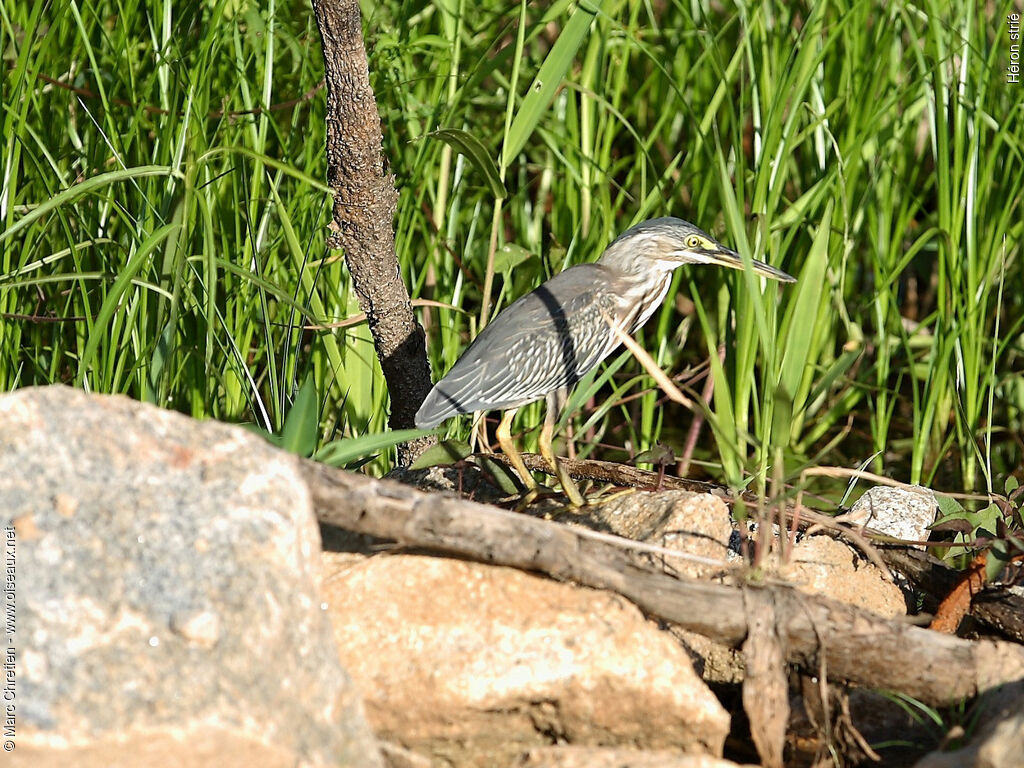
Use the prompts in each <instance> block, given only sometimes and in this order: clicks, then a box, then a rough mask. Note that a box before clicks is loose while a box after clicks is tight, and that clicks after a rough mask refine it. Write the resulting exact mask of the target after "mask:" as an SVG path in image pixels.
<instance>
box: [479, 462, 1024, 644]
mask: <svg viewBox="0 0 1024 768" xmlns="http://www.w3.org/2000/svg"><path fill="white" fill-rule="evenodd" d="M486 457H487V458H488V459H491V460H494V461H499V462H501V463H503V464H506V465H507V464H508V463H509V462H508V458H507V457H505V456H504V455H502V454H486ZM523 460H524V461H525V462H526V466H527V467H529V468H530V469H531V470H532V471H534V472H544V473H546V474H549V475H550V474H553V472H552V470H551V468H550V467H549V466H548V464H547V462H546V461H545V460H544V457H543V456H540V455H539V454H535V453H526V454H523ZM561 461H562V463H563V465H564V466H565V468H566V469H567V470H568V472H569V474H570V475H571V476H572V477H574V478H577V479H586V480H594V481H596V482H599V483H612V484H613V485H617V486H621V487H629V488H652V489H653V488H657V489H659V490H684V491H695V492H697V493H713V494H715V495H716V496H719V497H721V498H722V500H723V501H725V502H726V503H727V504H732V503H734V502H736V501H737V498H739V499H741V500H742V501H744V502H746V503H748V504H751V505H753V506H755V507H756V505H757V503H758V500H757V497H756V496H755V495H754V494H748V493H744V494H741V495H740V496H739V497H737V496H735V495H734V494H733V493H732V491H731V490H730V489H729V488H727V487H726V486H724V485H718V484H716V483H708V482H703V481H701V480H688V479H686V478H679V477H673V476H671V475H664V474H661V473H658V472H650V471H648V470H644V469H638V468H636V467H631V466H629V465H626V464H618V463H615V462H609V461H594V460H593V459H588V460H586V461H577V460H574V459H561ZM783 514H784V516H785V519H786V522H787V524H790V525H792V524H794V517H795V524H796V526H797V527H798V528H800V529H802V530H805V529H807V528H809V527H812V526H814V527H816V530H819V531H820V532H821V533H823V534H825V535H828V536H832V537H833V538H838V539H843V540H845V541H846V542H847V543H848V544H851V545H852V546H854V547H858V548H861V549H865V548H866V546H865V545H867V544H868V543H870V549H868V551H866V552H865V554H867V555H869V556H871V557H872V559H873V560H874V561H875V563H876V565H877V564H880V563H884V565H885V566H886V567H887V568H889V569H892V570H894V571H898V572H899V573H900V574H902V575H903V576H905V577H906V578H907V579H908V580H909V581H910V583H911V584H913V586H914V588H915V589H917V590H918V591H919V592H921V593H922V594H923V595H924V596H925V605H924V608H925V610H928V611H934V610H935V608H936V605H937V604H938V602H939V601H941V600H942V599H943V598H944V597H945V596H946V595H947V594H949V592H950V591H951V590H952V589H953V588H954V587H955V586H956V584H957V582H958V581H959V579H960V578H961V577H962V574H961V573H960V571H957V570H956V569H954V568H951V567H950V566H948V565H947V564H946V563H944V562H943V561H942V560H939V559H938V558H937V557H934V556H933V555H931V554H930V553H929V552H927V551H923V550H920V549H911V548H908V547H906V546H903V545H895V544H891V543H886V542H887V541H890V539H889V537H886V536H883V535H882V534H878V533H876V532H874V531H872V530H871V529H864V530H863V531H862V530H861V528H860V527H859V526H856V525H854V526H850V525H849V524H845V523H842V522H837V521H836V520H835V519H834V518H832V517H830V516H828V515H823V514H821V513H819V512H815V511H813V510H809V509H806V508H804V509H802V510H800V512H799V514H797V511H796V508H795V505H793V504H792V503H789V504H787V505H786V508H785V510H784V511H783ZM971 615H972V616H973V617H974V618H975V619H977V620H979V621H981V622H982V623H983V624H985V625H986V626H988V627H991V628H992V629H995V630H997V631H998V632H1001V633H1003V634H1005V635H1007V636H1008V637H1011V638H1013V639H1015V640H1018V641H1020V642H1024V595H1022V594H1021V593H1020V592H1019V591H1011V590H1009V589H1007V588H1006V587H1005V586H996V587H989V588H986V589H984V590H982V591H981V592H978V593H976V594H974V596H973V599H972V607H971Z"/></svg>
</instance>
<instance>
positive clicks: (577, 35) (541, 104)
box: [501, 0, 607, 168]
mask: <svg viewBox="0 0 1024 768" xmlns="http://www.w3.org/2000/svg"><path fill="white" fill-rule="evenodd" d="M606 2H607V0H602V1H601V2H600V3H597V4H596V5H595V4H592V3H588V2H585V1H584V2H581V3H580V4H579V5H578V6H577V7H576V11H575V12H574V13H573V15H572V16H571V17H570V18H569V21H567V22H566V24H565V27H563V28H562V33H561V34H560V35H559V36H558V39H557V40H555V44H554V45H553V46H551V51H550V52H549V53H548V55H547V58H545V59H544V63H543V64H541V67H540V71H539V72H538V73H537V76H536V77H535V78H534V79H533V82H532V83H531V84H530V90H529V91H528V92H527V94H526V96H524V97H523V103H522V104H521V105H520V107H519V110H518V111H517V112H516V116H515V118H514V119H513V120H512V126H511V127H510V128H509V131H508V140H507V142H506V144H505V147H504V149H503V150H502V153H501V162H502V164H503V165H504V167H506V168H508V167H509V165H511V164H512V161H513V160H514V159H515V157H516V155H518V154H519V153H520V152H521V151H522V149H523V147H524V146H526V141H527V140H528V139H529V138H530V136H531V135H532V134H533V131H534V129H535V128H536V127H537V123H539V122H540V119H541V117H543V116H544V113H545V112H547V110H548V106H550V104H551V100H552V99H553V98H554V97H555V92H556V91H557V90H558V86H559V85H561V84H562V78H564V77H565V73H566V72H568V71H569V67H570V66H572V62H573V59H575V58H576V52H577V51H579V49H580V46H581V45H583V40H584V39H585V38H586V36H587V32H589V31H590V25H591V24H592V23H593V21H594V19H595V18H596V17H597V15H598V14H599V13H601V12H602V11H603V10H604V5H605V3H606Z"/></svg>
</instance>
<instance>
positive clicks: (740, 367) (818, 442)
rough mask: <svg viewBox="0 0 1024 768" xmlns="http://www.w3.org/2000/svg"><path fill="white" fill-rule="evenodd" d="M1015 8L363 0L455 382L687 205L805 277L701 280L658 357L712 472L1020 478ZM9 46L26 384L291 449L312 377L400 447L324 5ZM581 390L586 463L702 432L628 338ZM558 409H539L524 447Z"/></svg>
mask: <svg viewBox="0 0 1024 768" xmlns="http://www.w3.org/2000/svg"><path fill="white" fill-rule="evenodd" d="M1010 8H1011V6H1010V4H1009V3H1002V4H1001V5H1000V6H999V7H998V8H996V9H995V10H996V11H997V13H996V15H995V16H993V17H989V16H987V15H986V14H985V8H984V7H978V5H977V4H975V3H968V2H963V1H961V2H956V1H954V2H950V3H938V2H924V3H918V4H911V3H908V2H898V3H894V4H889V3H882V2H879V0H872V1H870V2H869V1H867V0H865V1H862V2H817V3H813V4H790V3H784V4H783V3H779V4H774V3H767V4H765V3H753V2H740V3H738V4H736V5H735V6H734V5H731V4H730V5H728V6H727V7H723V6H722V5H721V4H718V3H711V2H707V1H702V0H694V1H693V2H687V3H682V2H670V3H667V4H655V5H651V4H646V3H639V2H623V1H621V0H620V1H618V2H616V1H615V0H603V1H602V0H585V1H584V2H580V3H570V2H567V1H563V2H555V3H551V4H548V5H546V6H543V7H542V6H540V5H536V4H527V3H515V4H513V3H504V4H502V3H494V2H483V3H466V2H465V0H438V1H437V2H434V3H408V2H405V3H399V2H391V3H388V2H385V3H374V4H370V3H367V4H365V5H364V8H363V10H364V28H365V30H366V40H367V46H368V53H369V58H370V69H371V79H372V81H373V85H374V88H375V91H376V95H377V99H378V103H379V107H380V110H381V114H382V119H383V127H384V137H385V147H384V150H385V154H386V156H387V158H388V161H389V163H390V167H391V170H392V171H393V172H394V173H395V175H396V178H397V184H398V188H399V190H400V204H399V210H398V216H397V219H396V235H397V239H396V247H397V250H398V256H399V259H400V263H401V265H402V270H403V276H404V277H405V278H406V280H407V283H408V285H409V286H410V290H411V292H412V294H413V297H414V298H416V299H421V298H422V299H431V300H433V301H436V302H440V303H442V304H445V305H448V307H450V308H440V309H438V308H436V307H430V308H423V309H421V310H420V311H421V312H422V313H423V314H422V316H423V319H424V322H425V323H426V325H427V327H428V346H429V349H428V352H429V356H430V359H431V363H432V365H433V367H434V369H435V372H436V373H437V375H440V374H441V373H442V372H443V371H445V370H447V368H448V367H449V366H451V364H452V363H453V362H454V361H455V359H456V358H457V357H458V355H459V353H460V352H461V350H463V349H464V348H465V345H466V343H467V342H468V341H469V339H470V338H471V337H472V336H473V335H474V334H475V333H476V332H477V331H478V330H479V328H480V326H481V325H482V324H483V323H485V322H486V321H487V320H488V319H489V318H490V317H493V315H494V313H495V312H497V311H500V309H501V308H502V307H504V306H506V305H507V304H508V303H509V302H510V301H511V300H513V299H514V298H516V297H518V296H519V295H521V294H522V293H524V292H526V291H528V290H530V289H532V288H533V287H536V285H538V284H539V283H540V282H541V281H543V280H544V279H545V278H546V277H548V276H550V275H551V274H553V273H555V272H557V271H559V270H561V269H563V268H565V267H566V266H569V265H571V264H574V263H578V262H582V261H590V260H593V259H594V258H596V257H597V255H598V254H599V252H600V250H601V249H602V248H603V247H604V245H605V244H607V242H608V241H609V240H610V239H611V238H612V237H613V236H614V235H616V234H617V233H619V232H621V231H623V230H624V229H626V228H627V227H628V226H629V225H630V224H632V223H635V222H636V221H639V220H642V219H644V218H648V217H651V216H657V215H666V214H670V215H676V216H681V217H683V218H686V219H689V220H690V221H693V222H694V223H696V224H698V225H699V226H701V227H703V228H705V229H707V230H709V231H711V232H712V233H714V234H715V235H717V236H719V237H720V238H721V239H722V240H723V241H725V242H727V243H730V244H732V245H734V246H736V247H737V248H738V249H739V250H740V251H741V252H742V253H744V254H745V255H749V256H750V257H752V258H757V259H763V260H767V261H769V262H771V263H773V264H775V265H777V266H779V267H781V268H783V269H786V270H787V271H789V272H790V273H791V274H793V275H795V276H797V277H798V278H799V282H798V283H797V284H796V285H794V286H784V287H780V286H778V285H777V284H775V283H767V284H764V285H762V284H761V283H760V281H759V280H756V279H754V278H752V277H751V276H748V275H746V274H744V273H739V272H733V273H729V274H725V273H723V272H721V271H718V270H713V269H701V268H699V267H696V268H687V269H684V270H680V272H679V273H678V276H677V278H676V281H675V283H674V287H673V289H672V291H671V292H670V294H669V298H668V300H667V301H666V302H665V305H664V307H663V308H662V310H661V311H660V312H659V313H658V314H656V315H655V317H654V318H652V320H651V322H650V323H649V324H648V325H647V327H646V328H645V329H643V330H642V331H641V332H640V333H639V334H638V338H639V339H640V341H641V343H642V344H643V345H644V346H645V347H646V348H647V349H648V350H649V351H650V352H651V353H652V355H654V357H655V359H656V360H657V361H658V362H659V364H660V365H661V366H662V367H663V368H664V369H665V370H667V371H669V372H670V373H672V374H673V375H678V376H679V380H680V382H681V383H682V384H684V386H689V387H690V388H691V389H692V390H693V392H692V394H693V395H694V396H698V395H699V392H700V390H701V388H702V387H703V380H701V378H700V376H701V375H707V376H710V377H712V379H713V381H714V394H713V398H712V401H711V403H710V407H709V409H708V412H707V413H706V414H705V417H706V419H707V424H708V428H707V429H706V431H705V432H704V438H703V439H702V440H701V441H700V442H699V443H698V446H697V453H696V458H697V459H698V460H699V466H700V467H701V468H702V469H701V471H702V472H704V473H706V474H708V475H710V476H712V477H716V478H719V479H724V480H726V481H728V482H731V483H733V484H736V485H739V484H744V483H747V482H748V481H749V480H750V478H753V479H754V482H755V485H757V486H759V487H764V483H765V481H766V478H768V477H769V476H770V475H771V474H772V473H777V472H781V474H782V475H783V476H785V477H790V478H791V477H795V476H796V475H797V474H798V473H799V471H800V470H801V469H802V468H804V467H806V466H808V465H814V464H836V465H843V466H853V465H859V464H860V463H861V462H863V461H864V460H865V459H871V460H872V462H873V469H874V470H876V471H879V472H886V473H889V474H891V475H893V476H895V477H897V478H899V479H903V480H910V481H914V482H925V483H931V484H934V485H936V486H938V487H942V488H948V489H962V488H967V489H970V490H986V489H989V488H995V489H997V490H998V489H999V488H1001V487H1002V483H1001V478H1004V477H1005V476H1006V475H1008V474H1009V473H1010V472H1011V471H1012V470H1014V469H1015V468H1017V467H1018V466H1020V464H1021V461H1022V446H1021V441H1020V437H1019V436H1020V434H1021V433H1022V423H1021V421H1022V408H1024V377H1022V371H1024V364H1022V356H1024V339H1022V327H1021V323H1022V319H1021V318H1024V311H1022V310H1024V307H1022V306H1021V305H1022V302H1024V295H1022V291H1021V290H1020V286H1021V285H1024V274H1022V273H1024V269H1022V266H1021V249H1020V239H1021V230H1022V227H1024V223H1022V222H1024V216H1022V215H1021V214H1022V190H1024V179H1022V174H1024V157H1022V155H1024V152H1022V149H1024V107H1022V104H1024V99H1022V98H1021V94H1022V93H1024V92H1022V91H1021V90H1020V86H1014V85H1012V84H1007V83H1006V82H1005V75H1004V69H1005V66H1006V63H1007V62H1008V58H1007V57H1008V52H1009V49H1008V45H1009V41H1008V39H1007V38H1006V35H1005V24H1004V19H1005V13H1006V12H1007V11H1008V10H1009V9H1010ZM0 36H2V38H0V50H2V51H3V58H4V88H3V96H2V98H3V110H2V114H0V124H2V128H3V133H2V139H3V141H2V156H0V164H2V165H0V183H2V186H0V313H3V314H2V315H0V388H3V389H12V388H15V387H21V386H28V385H33V384H44V383H50V382H58V381H62V382H66V383H69V384H74V385H76V386H81V387H84V388H87V389H89V390H92V391H97V392H119V393H125V394H128V395H130V396H132V397H136V398H139V399H143V400H147V401H150V402H155V403H159V404H161V405H163V406H166V407H171V408H176V409H179V410H182V411H184V412H186V413H189V414H192V415H194V416H197V417H214V418H220V419H226V420H233V421H252V422H256V423H258V424H260V425H261V426H263V427H266V428H269V429H271V430H274V431H279V430H280V429H281V428H282V426H283V424H284V419H285V416H286V415H287V412H288V410H289V408H290V404H291V403H292V401H293V400H294V397H295V395H296V393H297V391H298V386H299V384H300V383H301V382H302V381H303V380H304V378H305V377H306V375H307V374H310V375H312V380H313V382H314V383H315V387H316V391H317V393H318V394H319V397H320V406H321V407H320V426H321V429H320V439H321V441H325V440H328V439H330V438H332V437H334V436H340V435H364V434H372V433H375V432H380V431H383V430H384V429H385V425H386V409H387V393H386V390H385V387H384V383H383V379H382V377H381V375H380V371H379V366H378V365H377V363H376V361H375V359H374V355H373V347H372V343H371V342H370V339H369V334H368V332H367V331H366V328H365V326H363V325H359V324H358V323H349V324H346V325H344V326H343V327H340V328H337V327H327V326H329V325H331V324H336V323H339V322H342V321H344V320H345V319H347V318H352V317H353V316H355V315H356V314H357V313H358V306H357V302H356V301H355V298H354V295H353V293H352V292H351V291H350V285H349V280H348V275H347V272H346V270H345V268H344V265H343V262H342V261H341V259H340V254H339V253H337V252H336V251H325V244H326V241H327V234H328V229H327V226H328V224H329V219H330V204H329V198H328V194H327V190H326V188H325V186H324V183H323V179H324V177H325V158H324V157H323V146H324V127H323V92H322V90H321V91H318V90H316V86H317V83H318V82H319V79H320V77H321V73H322V63H321V52H320V41H319V37H318V35H317V32H316V29H315V26H314V24H313V20H312V13H311V11H310V9H309V8H308V7H307V5H305V4H303V3H297V2H290V1H285V2H281V1H280V0H278V2H276V3H274V2H272V3H270V4H254V3H248V2H245V1H244V0H225V1H224V2H206V3H203V4H187V5H184V6H183V5H182V4H180V3H171V2H169V0H166V1H165V2H163V3H150V4H142V5H141V6H140V5H128V4H123V3H121V2H110V1H100V0H90V1H88V2H83V0H78V2H72V4H71V5H70V6H63V5H60V6H58V5H57V4H51V5H40V4H38V3H34V2H29V0H14V2H8V3H5V4H3V6H2V7H0ZM720 347H721V348H722V349H724V352H725V354H724V359H722V360H720V359H719V355H718V350H719V348H720ZM694 374H696V376H694ZM573 403H574V407H573V408H572V409H571V410H570V412H569V413H568V414H566V416H565V417H564V420H565V421H570V422H572V424H571V429H570V430H569V432H570V433H571V434H573V435H575V436H576V441H575V448H576V450H578V451H579V452H580V453H581V454H583V455H598V456H601V457H604V458H610V459H615V460H624V459H627V458H628V457H629V456H631V455H635V454H637V453H639V452H641V451H643V450H645V449H646V448H647V447H649V446H650V445H651V444H653V443H654V442H655V441H658V440H660V441H662V442H666V443H668V444H669V445H672V446H674V447H676V448H678V447H679V446H680V445H681V443H682V442H683V438H684V435H685V433H686V431H687V430H688V429H689V427H690V424H691V422H692V420H693V418H694V414H693V413H692V412H690V411H687V410H685V409H683V408H682V407H680V406H678V405H675V404H672V403H666V402H665V400H664V398H663V396H662V395H661V393H659V392H658V391H657V390H656V389H655V388H654V386H653V384H652V382H651V380H650V378H649V377H648V376H647V375H646V374H645V373H644V371H643V369H642V367H640V366H639V365H638V364H637V363H636V362H635V361H633V360H632V359H630V357H629V355H628V354H627V353H623V354H619V355H615V356H613V357H612V358H610V359H609V361H608V363H607V364H606V365H605V366H604V367H603V368H602V369H600V370H598V371H596V372H595V374H594V375H593V376H592V377H591V378H590V379H589V381H588V382H584V383H582V384H581V385H580V386H579V387H578V388H577V392H576V393H575V397H574V400H573ZM541 414H542V409H541V406H539V405H537V406H530V407H527V408H524V409H523V411H522V412H521V415H520V416H519V417H518V418H517V422H516V424H517V426H518V428H519V429H520V430H521V431H523V432H524V433H525V439H526V442H527V444H530V443H532V441H533V440H535V437H536V427H537V426H538V425H539V423H540V420H541ZM468 428H469V425H468V419H467V420H461V421H454V422H452V423H450V424H449V425H448V427H447V429H448V430H449V431H450V432H452V433H456V434H459V435H465V434H466V433H467V432H468ZM872 457H873V458H872ZM387 467H388V459H387V457H386V456H382V457H381V458H379V459H378V460H377V461H375V462H373V463H372V464H371V465H369V471H374V472H381V471H384V470H386V469H387Z"/></svg>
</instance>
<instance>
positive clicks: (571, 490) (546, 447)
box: [538, 402, 587, 507]
mask: <svg viewBox="0 0 1024 768" xmlns="http://www.w3.org/2000/svg"><path fill="white" fill-rule="evenodd" d="M554 434H555V415H554V413H553V411H552V408H551V404H550V402H549V403H548V408H547V412H546V413H545V414H544V426H543V427H542V428H541V430H540V440H538V443H539V445H538V447H539V448H540V455H541V456H543V457H544V461H546V462H547V463H548V465H549V466H550V467H551V469H553V470H554V471H555V477H557V478H558V482H559V483H561V485H562V490H563V491H565V495H566V496H568V497H569V504H570V505H572V506H574V507H583V506H586V504H587V502H586V500H585V499H584V498H583V494H582V493H580V489H579V488H577V487H576V483H574V482H573V479H572V478H571V477H569V473H568V472H566V470H565V467H563V466H562V465H561V463H560V462H559V461H558V459H557V458H556V457H555V452H554V451H553V450H552V449H551V440H552V438H553V437H554Z"/></svg>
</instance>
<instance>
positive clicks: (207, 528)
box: [0, 387, 381, 768]
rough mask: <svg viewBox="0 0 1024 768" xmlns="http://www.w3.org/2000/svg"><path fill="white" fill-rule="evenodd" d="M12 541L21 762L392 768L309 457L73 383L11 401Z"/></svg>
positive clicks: (7, 426)
mask: <svg viewBox="0 0 1024 768" xmlns="http://www.w3.org/2000/svg"><path fill="white" fill-rule="evenodd" d="M0 526H4V527H7V526H11V527H13V529H14V531H15V533H16V540H15V547H16V550H15V552H16V558H17V593H16V594H17V613H16V616H17V620H16V627H15V633H14V635H13V636H4V637H3V639H2V642H3V643H4V647H5V648H6V647H8V645H11V646H13V647H14V648H16V650H17V654H18V665H17V686H18V687H17V699H16V702H15V703H16V708H17V709H16V712H17V739H16V749H15V751H14V752H13V753H12V754H11V755H7V757H9V758H13V760H12V762H8V763H6V764H7V765H30V764H31V765H33V766H41V765H64V766H70V765H74V766H77V767H78V768H82V767H83V766H101V765H102V766H113V765H125V766H128V765H146V766H172V765H173V766H174V767H175V768H182V767H183V766H191V765H195V766H199V765H218V766H234V765H246V766H271V765H273V766H278V765H280V766H295V765H300V766H328V765H330V766H356V765H358V766H379V765H381V761H380V757H379V754H378V751H377V747H376V742H375V741H374V739H373V736H372V734H371V732H370V730H369V727H368V726H367V724H366V721H365V719H364V716H363V707H362V703H361V700H360V699H359V697H358V695H357V694H356V693H355V691H354V689H353V687H352V684H351V681H350V679H349V678H348V676H347V674H346V673H345V671H344V670H343V669H342V667H341V665H340V662H339V661H338V657H337V653H336V649H335V647H334V643H333V641H332V632H331V627H330V624H329V621H328V619H327V616H326V615H325V613H324V611H323V609H322V607H321V602H320V598H319V597H318V590H317V588H318V578H319V569H318V563H319V549H320V547H319V538H318V532H317V525H316V521H315V518H314V515H313V512H312V508H311V503H310V499H309V494H308V491H307V489H306V487H305V485H304V483H303V481H302V479H301V477H300V475H299V472H298V468H297V463H296V461H295V459H294V458H293V457H291V456H289V455H288V454H285V453H282V452H280V451H277V450H276V449H274V448H272V447H271V446H270V445H268V444H267V443H265V442H264V441H263V440H261V439H260V438H258V437H257V436H255V435H252V434H250V433H248V432H246V431H245V430H243V429H240V428H237V427H231V426H227V425H223V424H217V423H213V422H209V423H197V422H195V421H193V420H191V419H188V418H186V417H184V416H181V415H180V414H176V413H171V412H167V411H163V410H160V409H158V408H155V407H152V406H148V405H143V404H139V403H136V402H133V401H131V400H128V399H126V398H122V397H97V396H91V395H87V394H85V393H82V392H79V391H76V390H71V389H68V388H64V387H49V388H43V389H29V390H21V391H18V392H15V393H13V394H7V395H3V396H0Z"/></svg>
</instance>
